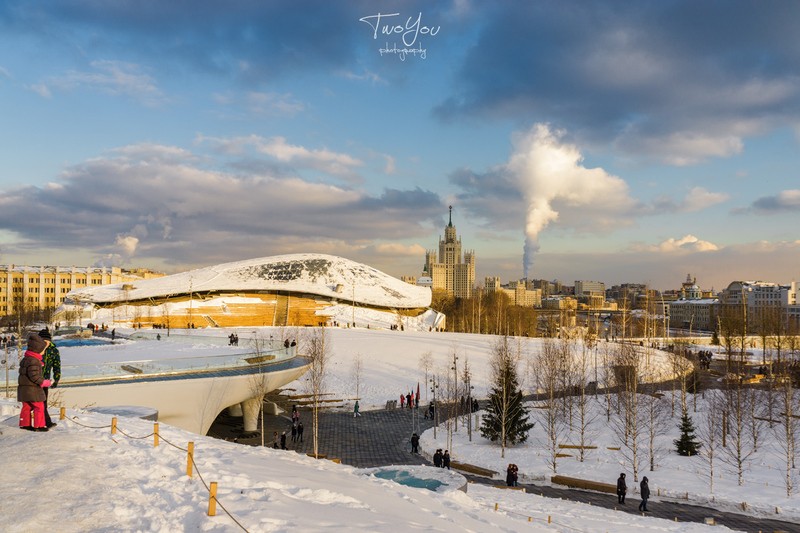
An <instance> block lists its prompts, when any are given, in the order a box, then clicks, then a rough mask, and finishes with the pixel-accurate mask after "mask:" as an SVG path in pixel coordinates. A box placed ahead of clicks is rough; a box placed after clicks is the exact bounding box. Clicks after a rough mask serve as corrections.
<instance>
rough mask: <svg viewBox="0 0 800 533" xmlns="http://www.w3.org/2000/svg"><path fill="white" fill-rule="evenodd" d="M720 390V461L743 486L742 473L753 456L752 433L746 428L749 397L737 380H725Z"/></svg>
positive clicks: (748, 416) (748, 414)
mask: <svg viewBox="0 0 800 533" xmlns="http://www.w3.org/2000/svg"><path fill="white" fill-rule="evenodd" d="M726 385H727V386H726V387H725V388H724V389H722V394H723V405H724V412H723V414H722V431H723V435H722V442H723V445H722V450H721V452H722V453H721V454H720V459H721V460H722V462H723V463H725V464H727V465H728V466H729V467H730V468H731V469H732V470H733V471H734V472H735V473H736V475H737V480H738V483H739V485H740V486H741V485H743V484H744V471H745V468H746V467H747V464H748V463H749V461H750V458H751V456H752V455H753V451H754V450H753V447H752V446H751V444H752V443H751V437H752V433H751V432H750V431H749V428H748V418H750V413H749V409H748V408H749V405H748V403H749V400H750V395H749V394H747V391H746V390H745V389H744V387H743V386H742V383H741V380H739V379H728V380H726Z"/></svg>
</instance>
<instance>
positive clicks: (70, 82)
mask: <svg viewBox="0 0 800 533" xmlns="http://www.w3.org/2000/svg"><path fill="white" fill-rule="evenodd" d="M90 66H91V68H92V69H91V70H88V71H79V70H69V71H67V72H66V73H65V74H64V75H62V76H58V77H56V78H54V79H53V80H52V81H51V85H53V86H57V87H60V88H62V89H74V88H77V87H89V88H92V89H96V90H98V91H101V92H105V93H108V94H112V95H121V96H128V97H130V98H133V99H135V100H138V101H140V102H141V103H143V104H145V105H158V104H160V103H163V102H164V101H165V97H164V95H163V93H162V92H161V90H160V89H159V88H158V86H157V85H156V82H155V80H154V79H153V78H152V77H151V76H150V75H149V74H146V73H145V72H144V70H143V69H142V67H141V66H139V65H137V64H134V63H127V62H124V61H112V60H97V61H92V62H91V63H90Z"/></svg>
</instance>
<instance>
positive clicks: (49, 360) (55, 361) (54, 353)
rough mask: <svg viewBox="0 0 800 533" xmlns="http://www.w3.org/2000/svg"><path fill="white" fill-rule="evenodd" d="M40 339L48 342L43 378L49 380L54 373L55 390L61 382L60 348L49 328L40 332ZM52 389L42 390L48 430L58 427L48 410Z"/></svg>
mask: <svg viewBox="0 0 800 533" xmlns="http://www.w3.org/2000/svg"><path fill="white" fill-rule="evenodd" d="M39 337H41V338H42V339H44V340H46V341H47V348H45V350H44V353H43V354H42V364H43V365H44V367H43V368H42V377H43V378H44V379H48V380H49V379H50V376H51V372H52V380H51V382H50V387H52V388H54V389H55V388H56V387H57V386H58V382H59V380H61V354H60V353H58V348H57V347H56V345H55V343H54V342H53V337H52V336H50V332H49V331H48V330H47V328H45V329H43V330H42V331H40V332H39ZM50 387H44V388H43V389H42V390H43V391H44V423H45V426H46V427H47V428H51V427H53V426H55V425H56V423H55V422H53V420H52V419H51V418H50V412H49V411H48V410H47V398H48V396H49V395H50V394H49V391H50Z"/></svg>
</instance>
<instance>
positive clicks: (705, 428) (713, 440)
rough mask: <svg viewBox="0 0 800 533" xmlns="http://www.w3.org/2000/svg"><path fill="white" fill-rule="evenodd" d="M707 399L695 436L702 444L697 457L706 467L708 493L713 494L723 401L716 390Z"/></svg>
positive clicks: (709, 393)
mask: <svg viewBox="0 0 800 533" xmlns="http://www.w3.org/2000/svg"><path fill="white" fill-rule="evenodd" d="M707 398H708V399H707V400H706V412H705V416H703V418H702V419H701V423H700V425H699V427H698V428H697V434H698V437H699V438H700V443H701V444H702V445H701V446H700V450H699V453H698V455H699V456H700V457H701V458H702V460H703V461H704V462H705V463H706V465H708V470H707V477H708V492H710V493H711V494H714V460H715V459H716V456H717V446H718V445H719V441H720V438H721V421H722V413H723V411H724V409H725V400H724V398H723V397H722V396H721V395H720V393H719V391H717V390H710V391H709V392H708V397H707Z"/></svg>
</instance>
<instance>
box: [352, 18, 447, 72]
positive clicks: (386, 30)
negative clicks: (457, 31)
mask: <svg viewBox="0 0 800 533" xmlns="http://www.w3.org/2000/svg"><path fill="white" fill-rule="evenodd" d="M398 17H400V13H378V14H376V15H369V16H366V17H361V18H360V19H358V20H359V21H360V22H364V23H365V24H368V25H369V27H370V28H372V38H373V39H374V40H376V41H377V40H378V35H382V36H383V35H386V36H387V38H388V37H389V36H392V35H400V38H401V40H402V43H403V44H402V46H398V44H397V42H394V43H392V44H391V45H390V44H389V41H386V45H385V46H384V47H380V48H378V53H380V55H381V56H384V55H396V56H397V57H398V58H399V59H400V61H405V60H406V57H408V56H412V57H419V58H420V59H425V58H426V57H427V55H428V49H427V48H423V47H422V40H421V39H420V36H422V35H430V36H431V37H436V35H437V34H438V33H439V30H441V29H442V27H441V26H426V25H424V24H422V12H420V13H419V14H417V17H416V18H414V17H413V16H412V17H408V18H407V19H406V22H405V24H398V22H400V21H402V18H398Z"/></svg>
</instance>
